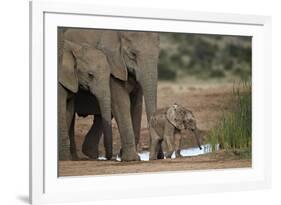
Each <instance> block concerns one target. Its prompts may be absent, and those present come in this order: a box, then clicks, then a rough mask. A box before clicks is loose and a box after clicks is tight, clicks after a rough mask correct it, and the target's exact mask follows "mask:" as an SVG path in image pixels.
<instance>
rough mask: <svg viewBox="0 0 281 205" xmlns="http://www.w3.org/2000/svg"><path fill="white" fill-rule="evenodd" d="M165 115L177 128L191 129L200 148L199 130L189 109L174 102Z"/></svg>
mask: <svg viewBox="0 0 281 205" xmlns="http://www.w3.org/2000/svg"><path fill="white" fill-rule="evenodd" d="M166 117H167V119H168V121H169V122H170V123H171V124H172V125H173V126H175V127H176V128H177V129H179V130H183V129H189V130H191V131H192V133H193V134H194V136H195V139H196V142H197V145H198V147H199V148H200V149H202V148H201V143H200V137H199V132H198V129H197V126H196V120H195V117H194V115H193V113H192V112H191V111H190V110H187V109H186V108H184V107H183V106H180V105H177V104H174V105H172V106H171V107H170V108H169V109H168V110H167V113H166Z"/></svg>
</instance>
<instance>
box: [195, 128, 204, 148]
mask: <svg viewBox="0 0 281 205" xmlns="http://www.w3.org/2000/svg"><path fill="white" fill-rule="evenodd" d="M193 133H194V136H195V139H196V143H197V145H198V147H199V149H202V147H201V143H200V136H199V132H198V129H197V128H195V130H194V131H193Z"/></svg>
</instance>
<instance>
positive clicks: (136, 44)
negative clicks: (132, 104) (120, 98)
mask: <svg viewBox="0 0 281 205" xmlns="http://www.w3.org/2000/svg"><path fill="white" fill-rule="evenodd" d="M118 34H119V36H120V39H121V56H122V58H123V60H124V62H125V65H126V68H127V71H128V75H132V76H134V77H135V78H136V81H137V82H138V83H139V85H140V87H141V88H142V92H143V95H144V100H145V108H146V114H147V119H148V121H149V119H150V117H151V116H152V114H153V113H154V112H155V111H156V106H157V78H158V71H157V64H158V56H159V34H158V33H153V32H119V33H118Z"/></svg>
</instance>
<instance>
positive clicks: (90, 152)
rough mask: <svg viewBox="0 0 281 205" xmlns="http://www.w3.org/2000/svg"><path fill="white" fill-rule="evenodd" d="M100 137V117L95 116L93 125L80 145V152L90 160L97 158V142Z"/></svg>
mask: <svg viewBox="0 0 281 205" xmlns="http://www.w3.org/2000/svg"><path fill="white" fill-rule="evenodd" d="M101 136H102V119H101V116H100V115H95V118H94V121H93V125H92V127H91V128H90V130H89V131H88V133H87V134H86V136H85V140H84V142H83V145H82V152H83V154H85V155H86V156H88V157H89V158H90V159H97V158H98V157H99V142H100V138H101Z"/></svg>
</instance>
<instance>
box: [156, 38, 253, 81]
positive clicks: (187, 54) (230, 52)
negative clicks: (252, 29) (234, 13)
mask: <svg viewBox="0 0 281 205" xmlns="http://www.w3.org/2000/svg"><path fill="white" fill-rule="evenodd" d="M251 58H252V53H251V37H244V36H225V35H224V36H223V35H205V34H204V35H203V34H181V33H160V57H159V65H158V69H159V80H170V81H173V80H177V79H179V78H184V77H186V76H191V75H192V76H195V77H197V78H202V79H207V78H225V77H229V76H230V77H236V78H240V79H244V80H245V79H248V78H249V77H250V76H251Z"/></svg>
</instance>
